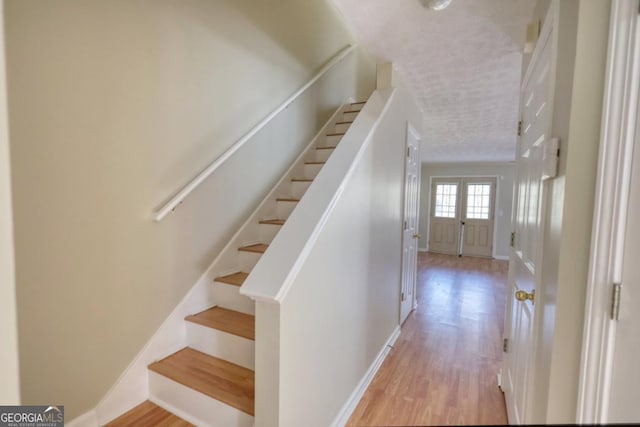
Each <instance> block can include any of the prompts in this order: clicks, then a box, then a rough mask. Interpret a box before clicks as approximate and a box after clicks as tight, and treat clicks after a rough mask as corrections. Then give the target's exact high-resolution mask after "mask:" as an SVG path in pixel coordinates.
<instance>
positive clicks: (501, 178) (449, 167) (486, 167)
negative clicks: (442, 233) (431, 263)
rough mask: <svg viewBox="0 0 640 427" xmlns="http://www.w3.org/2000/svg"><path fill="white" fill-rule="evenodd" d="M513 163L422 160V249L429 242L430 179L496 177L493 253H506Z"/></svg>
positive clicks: (511, 201) (513, 171)
mask: <svg viewBox="0 0 640 427" xmlns="http://www.w3.org/2000/svg"><path fill="white" fill-rule="evenodd" d="M514 175H515V163H423V164H422V175H421V183H420V233H419V234H420V241H419V247H420V248H421V249H426V248H427V246H428V245H427V243H428V242H429V215H430V212H429V206H430V198H431V178H433V177H440V176H456V177H457V176H496V177H497V187H498V188H497V192H496V194H497V198H496V215H495V223H494V230H495V231H494V233H495V248H494V252H495V256H496V257H497V258H506V257H508V256H509V244H510V238H511V207H512V204H513V180H514Z"/></svg>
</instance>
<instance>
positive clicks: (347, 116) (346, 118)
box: [338, 111, 358, 122]
mask: <svg viewBox="0 0 640 427" xmlns="http://www.w3.org/2000/svg"><path fill="white" fill-rule="evenodd" d="M357 115H358V111H357V112H353V113H342V118H341V119H340V120H338V121H340V122H352V121H353V120H355V118H356V116H357Z"/></svg>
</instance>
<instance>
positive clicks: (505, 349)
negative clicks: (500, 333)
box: [502, 338, 509, 353]
mask: <svg viewBox="0 0 640 427" xmlns="http://www.w3.org/2000/svg"><path fill="white" fill-rule="evenodd" d="M502 351H503V352H504V353H507V352H508V351H509V338H504V339H503V340H502Z"/></svg>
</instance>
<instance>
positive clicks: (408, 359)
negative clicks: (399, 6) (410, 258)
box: [347, 252, 508, 427]
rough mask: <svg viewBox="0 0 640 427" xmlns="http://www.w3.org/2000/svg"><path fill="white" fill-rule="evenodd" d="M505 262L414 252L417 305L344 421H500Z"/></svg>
mask: <svg viewBox="0 0 640 427" xmlns="http://www.w3.org/2000/svg"><path fill="white" fill-rule="evenodd" d="M507 272H508V262H507V261H498V260H493V259H484V258H472V257H462V258H459V257H457V256H451V255H439V254H432V253H424V252H422V253H419V254H418V283H417V298H418V308H417V309H416V310H415V311H414V312H413V313H412V314H411V315H410V316H409V317H408V319H407V321H406V322H405V323H404V325H403V326H402V333H401V334H400V337H399V338H398V340H397V341H396V343H395V345H394V348H393V349H392V350H391V352H390V353H389V355H388V356H387V359H386V360H385V361H384V363H383V364H382V366H381V367H380V370H379V371H378V373H377V374H376V376H375V378H374V379H373V381H372V382H371V384H370V385H369V388H368V389H367V391H366V392H365V394H364V396H363V398H362V400H361V401H360V403H359V404H358V406H357V408H356V410H355V411H354V413H353V415H352V416H351V419H350V420H349V422H348V423H347V426H349V427H356V426H357V427H362V426H410V425H413V426H418V425H422V426H424V425H465V424H466V425H469V424H476V425H477V424H491V425H502V424H507V415H506V409H505V404H504V397H503V394H502V392H501V391H500V389H499V388H498V385H497V380H496V374H497V373H498V371H499V369H500V367H501V364H502V345H501V344H502V333H503V329H504V310H505V298H506V288H507Z"/></svg>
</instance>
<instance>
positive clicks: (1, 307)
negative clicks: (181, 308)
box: [0, 0, 20, 405]
mask: <svg viewBox="0 0 640 427" xmlns="http://www.w3.org/2000/svg"><path fill="white" fill-rule="evenodd" d="M7 126H8V118H7V93H6V74H5V49H4V0H0V337H2V345H0V378H2V380H0V405H15V404H18V403H19V402H20V382H19V375H18V373H19V370H18V327H17V322H16V284H15V265H14V248H13V218H12V212H11V171H10V165H9V132H8V129H7Z"/></svg>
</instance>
